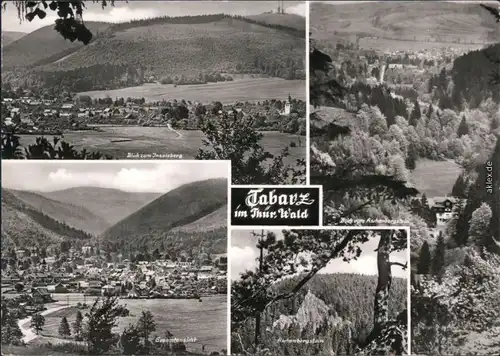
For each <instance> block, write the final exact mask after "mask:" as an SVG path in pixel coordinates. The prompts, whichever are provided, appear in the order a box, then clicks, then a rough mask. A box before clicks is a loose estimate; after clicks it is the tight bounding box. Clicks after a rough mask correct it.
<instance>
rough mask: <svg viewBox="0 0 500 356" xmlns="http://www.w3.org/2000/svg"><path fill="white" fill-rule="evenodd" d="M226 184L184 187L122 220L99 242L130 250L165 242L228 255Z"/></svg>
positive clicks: (216, 181) (216, 182)
mask: <svg viewBox="0 0 500 356" xmlns="http://www.w3.org/2000/svg"><path fill="white" fill-rule="evenodd" d="M227 184H228V182H227V180H226V179H209V180H204V181H199V182H193V183H189V184H185V185H183V186H181V187H179V188H176V189H174V190H172V191H170V192H168V193H166V194H164V195H162V196H161V197H159V198H158V199H156V200H154V201H153V202H151V203H149V204H148V205H146V206H144V207H143V208H141V209H139V210H138V211H136V212H135V213H133V214H132V215H130V216H128V217H126V218H125V219H123V220H121V221H120V222H118V223H117V224H115V225H114V226H112V227H111V228H109V229H108V230H106V231H105V232H104V233H103V234H102V235H101V237H100V239H101V241H103V242H106V243H114V244H118V246H119V247H120V248H122V249H131V250H139V249H142V248H144V246H145V245H147V246H149V247H152V248H154V247H155V246H157V245H158V244H159V243H160V242H163V244H164V245H166V246H169V245H170V246H174V245H177V246H175V247H178V245H179V244H182V245H185V246H186V247H191V248H192V247H197V246H200V245H203V246H209V247H212V248H213V247H214V246H216V247H217V251H212V253H223V252H226V251H225V246H226V243H227V231H226V227H227V214H223V210H224V207H225V206H226V205H227ZM174 242H175V243H174Z"/></svg>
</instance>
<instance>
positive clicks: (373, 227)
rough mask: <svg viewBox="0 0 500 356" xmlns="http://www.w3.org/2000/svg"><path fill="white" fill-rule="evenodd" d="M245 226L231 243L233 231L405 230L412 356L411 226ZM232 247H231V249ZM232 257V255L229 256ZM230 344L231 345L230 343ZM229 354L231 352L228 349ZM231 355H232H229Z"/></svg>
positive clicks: (407, 309) (409, 345) (229, 264)
mask: <svg viewBox="0 0 500 356" xmlns="http://www.w3.org/2000/svg"><path fill="white" fill-rule="evenodd" d="M242 227H243V226H234V227H232V228H231V231H230V235H229V241H231V234H232V230H248V231H249V230H373V231H376V230H405V231H406V236H407V237H406V243H407V245H406V258H407V260H408V267H407V270H408V272H407V276H406V282H407V284H406V288H407V289H406V312H407V323H408V328H407V333H408V337H407V343H408V344H407V345H408V346H407V348H408V353H407V355H406V356H409V355H411V354H412V353H411V248H410V247H411V244H410V242H411V239H410V233H411V231H410V227H409V226H390V225H384V226H310V227H303V228H302V227H301V228H299V227H294V226H251V227H245V228H242ZM230 247H231V246H229V248H230ZM228 256H229V257H230V255H229V254H228ZM228 266H229V267H228V273H229V271H230V266H231V257H230V259H229V261H228ZM228 278H229V283H228V286H229V293H230V292H231V282H232V280H231V274H228ZM229 320H230V321H231V293H230V294H229ZM229 329H231V326H229ZM230 339H231V330H229V341H230ZM229 344H230V343H229ZM228 352H230V350H229V349H228ZM228 355H230V353H228Z"/></svg>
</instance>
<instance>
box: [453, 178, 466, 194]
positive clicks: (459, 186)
mask: <svg viewBox="0 0 500 356" xmlns="http://www.w3.org/2000/svg"><path fill="white" fill-rule="evenodd" d="M451 195H453V196H454V197H457V198H460V199H466V198H467V179H466V178H465V175H464V173H460V175H459V176H458V178H457V180H456V181H455V184H453V188H452V190H451Z"/></svg>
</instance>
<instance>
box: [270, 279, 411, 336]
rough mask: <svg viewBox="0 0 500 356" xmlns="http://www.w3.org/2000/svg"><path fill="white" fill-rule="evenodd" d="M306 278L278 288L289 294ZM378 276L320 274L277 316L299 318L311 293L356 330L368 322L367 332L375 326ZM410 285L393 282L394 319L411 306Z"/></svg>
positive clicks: (278, 310)
mask: <svg viewBox="0 0 500 356" xmlns="http://www.w3.org/2000/svg"><path fill="white" fill-rule="evenodd" d="M301 278H303V276H297V277H293V278H289V279H286V280H284V281H281V282H280V283H279V284H277V285H276V286H275V287H276V288H277V290H278V291H280V292H283V293H284V292H288V291H290V290H292V289H293V287H294V286H295V285H296V284H297V283H298V281H300V279H301ZM376 286H377V276H367V275H360V274H350V273H349V274H347V273H336V274H317V275H316V276H314V277H313V278H312V279H311V281H309V282H308V283H307V289H306V288H303V289H302V290H301V291H300V292H299V293H298V294H297V296H296V297H295V298H292V299H289V300H285V301H283V302H281V303H279V304H278V305H276V306H275V307H274V308H276V309H274V310H271V311H270V312H271V313H273V314H277V315H279V314H295V313H297V311H298V308H299V307H300V305H301V304H302V301H303V300H304V297H305V295H306V294H307V292H308V291H311V292H312V293H313V294H314V295H315V296H317V297H318V298H319V299H321V300H323V301H324V302H325V303H326V304H328V305H331V306H333V308H334V309H335V311H336V312H337V313H338V315H339V316H341V317H343V318H346V319H348V320H350V321H351V322H352V323H353V325H354V326H355V327H362V326H363V325H364V324H365V322H368V324H367V325H365V326H367V330H368V331H369V330H371V327H372V326H373V325H372V324H371V320H373V300H374V297H375V288H376ZM407 288H408V287H407V281H406V280H404V279H402V278H393V281H392V284H391V295H390V301H389V305H390V315H391V316H392V317H395V316H396V315H397V314H399V313H400V312H401V311H402V310H404V309H405V308H406V305H407Z"/></svg>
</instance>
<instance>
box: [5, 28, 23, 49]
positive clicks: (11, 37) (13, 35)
mask: <svg viewBox="0 0 500 356" xmlns="http://www.w3.org/2000/svg"><path fill="white" fill-rule="evenodd" d="M25 35H26V33H25V32H17V31H2V46H3V47H5V46H7V45H8V44H10V43H12V42H15V41H17V40H18V39H20V38H21V37H23V36H25Z"/></svg>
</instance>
